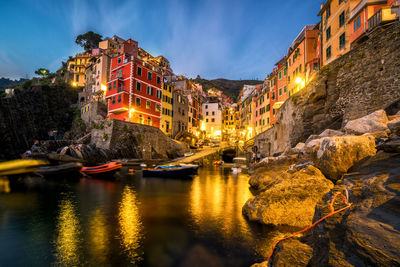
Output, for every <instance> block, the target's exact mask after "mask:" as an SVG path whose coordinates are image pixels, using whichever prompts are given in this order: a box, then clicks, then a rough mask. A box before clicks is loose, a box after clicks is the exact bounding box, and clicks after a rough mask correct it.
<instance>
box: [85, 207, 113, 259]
mask: <svg viewBox="0 0 400 267" xmlns="http://www.w3.org/2000/svg"><path fill="white" fill-rule="evenodd" d="M89 232H90V239H91V245H90V247H89V249H90V252H91V254H92V256H93V258H95V259H96V260H97V262H99V263H102V264H104V263H105V262H106V260H107V254H108V248H109V247H108V242H109V238H108V234H107V233H108V227H107V222H106V218H105V217H104V214H103V213H102V212H101V211H100V210H99V209H97V210H95V211H94V212H93V214H92V216H91V221H90V231H89Z"/></svg>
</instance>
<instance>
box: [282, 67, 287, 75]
mask: <svg viewBox="0 0 400 267" xmlns="http://www.w3.org/2000/svg"><path fill="white" fill-rule="evenodd" d="M286 75H287V68H284V69H283V76H286Z"/></svg>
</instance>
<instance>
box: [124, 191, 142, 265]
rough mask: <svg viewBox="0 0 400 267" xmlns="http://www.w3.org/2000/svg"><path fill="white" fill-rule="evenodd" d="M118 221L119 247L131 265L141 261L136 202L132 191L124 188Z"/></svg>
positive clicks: (139, 225)
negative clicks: (121, 247)
mask: <svg viewBox="0 0 400 267" xmlns="http://www.w3.org/2000/svg"><path fill="white" fill-rule="evenodd" d="M118 220H119V224H120V228H121V245H122V246H123V248H124V250H125V252H126V253H127V255H128V257H129V260H130V262H131V263H132V264H134V263H135V262H137V261H139V260H141V253H139V251H138V250H139V248H140V240H141V238H142V228H143V226H142V223H141V222H140V218H139V209H138V202H137V200H136V196H135V194H134V191H133V190H132V189H131V188H130V187H129V186H127V187H125V189H124V192H123V193H122V200H121V203H120V206H119V214H118Z"/></svg>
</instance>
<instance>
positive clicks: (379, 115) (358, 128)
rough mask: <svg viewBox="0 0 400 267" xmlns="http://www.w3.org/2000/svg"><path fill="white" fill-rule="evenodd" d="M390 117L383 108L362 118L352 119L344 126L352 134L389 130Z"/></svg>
mask: <svg viewBox="0 0 400 267" xmlns="http://www.w3.org/2000/svg"><path fill="white" fill-rule="evenodd" d="M387 123H388V117H387V116H386V112H385V111H384V110H383V109H380V110H377V111H375V112H373V113H371V114H369V115H367V116H364V117H362V118H359V119H356V120H351V121H349V122H347V124H346V125H345V126H344V130H345V131H346V132H347V133H350V134H360V135H361V134H365V133H374V132H381V131H389V128H388V126H387Z"/></svg>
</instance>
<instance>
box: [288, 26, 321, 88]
mask: <svg viewBox="0 0 400 267" xmlns="http://www.w3.org/2000/svg"><path fill="white" fill-rule="evenodd" d="M318 36H319V25H318V24H316V25H307V26H305V27H304V28H303V30H302V31H301V32H300V34H299V35H298V36H297V37H296V39H295V40H294V41H293V43H292V45H291V46H290V48H289V51H288V58H287V66H288V67H287V69H288V76H287V87H288V88H289V95H292V94H295V93H296V92H298V91H299V90H300V89H302V88H303V87H304V86H305V85H306V84H307V82H308V80H309V78H310V74H311V73H312V72H314V71H316V70H318V69H319V53H318ZM307 68H308V69H307Z"/></svg>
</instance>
